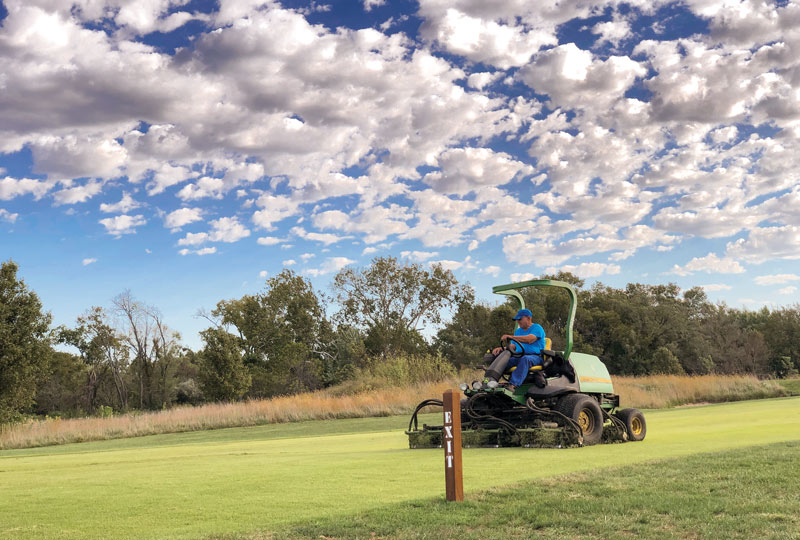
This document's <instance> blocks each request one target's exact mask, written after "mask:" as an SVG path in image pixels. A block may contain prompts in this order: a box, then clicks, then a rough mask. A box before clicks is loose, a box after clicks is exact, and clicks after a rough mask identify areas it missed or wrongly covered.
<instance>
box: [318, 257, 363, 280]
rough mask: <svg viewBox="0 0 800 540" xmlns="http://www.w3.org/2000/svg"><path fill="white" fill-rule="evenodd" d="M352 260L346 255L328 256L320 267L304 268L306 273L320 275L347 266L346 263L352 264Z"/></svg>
mask: <svg viewBox="0 0 800 540" xmlns="http://www.w3.org/2000/svg"><path fill="white" fill-rule="evenodd" d="M354 262H356V261H354V260H352V259H348V258H347V257H328V259H327V260H326V261H325V262H324V263H323V264H322V266H321V267H320V268H312V269H310V270H306V273H307V274H308V275H310V276H321V275H324V274H330V273H332V272H337V271H339V270H341V269H342V268H344V267H345V266H347V265H348V264H353V263H354Z"/></svg>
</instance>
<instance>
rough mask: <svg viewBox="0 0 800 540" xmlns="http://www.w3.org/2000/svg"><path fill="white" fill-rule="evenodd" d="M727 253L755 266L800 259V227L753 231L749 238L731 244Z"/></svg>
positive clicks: (789, 226) (791, 226)
mask: <svg viewBox="0 0 800 540" xmlns="http://www.w3.org/2000/svg"><path fill="white" fill-rule="evenodd" d="M725 253H726V255H727V256H729V257H733V258H736V259H742V260H745V261H747V262H749V263H753V264H761V263H763V262H765V261H768V260H772V259H800V226H795V225H785V226H781V227H762V228H758V229H753V230H752V231H750V234H749V235H748V237H747V238H740V239H739V240H736V241H734V242H729V243H728V245H727V246H726V250H725Z"/></svg>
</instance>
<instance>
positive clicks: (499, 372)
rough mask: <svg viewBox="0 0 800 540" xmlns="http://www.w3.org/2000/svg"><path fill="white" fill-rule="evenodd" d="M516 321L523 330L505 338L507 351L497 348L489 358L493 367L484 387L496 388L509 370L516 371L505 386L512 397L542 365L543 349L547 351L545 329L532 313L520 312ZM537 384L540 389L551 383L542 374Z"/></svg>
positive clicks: (527, 311) (515, 318)
mask: <svg viewBox="0 0 800 540" xmlns="http://www.w3.org/2000/svg"><path fill="white" fill-rule="evenodd" d="M513 320H515V321H518V324H519V327H518V328H517V329H516V330H515V331H514V335H513V336H512V335H509V334H503V336H502V337H501V338H500V341H501V342H506V345H505V346H504V347H496V348H495V349H494V350H492V352H491V355H488V354H487V355H486V360H487V361H491V365H489V367H488V368H487V369H486V372H485V373H484V377H485V378H484V380H483V382H484V384H487V385H489V386H496V385H497V384H498V381H499V380H500V379H501V378H502V376H503V374H504V373H505V372H506V370H508V369H509V368H512V367H516V368H517V369H515V370H514V371H513V372H512V373H511V377H510V379H509V382H508V384H506V385H505V386H506V389H507V390H508V391H509V392H512V393H513V392H514V391H515V390H516V389H517V387H518V386H520V385H521V384H522V383H523V382H524V381H525V377H527V375H528V370H530V368H531V366H541V365H542V349H544V348H545V336H544V328H542V327H541V325H539V324H534V322H533V313H531V310H529V309H520V310H519V311H518V312H517V314H516V315H515V316H514V319H513ZM520 347H521V348H522V350H521V351H520V350H519V349H520ZM533 383H534V384H535V385H536V386H538V387H539V388H544V387H545V386H546V385H547V379H545V377H544V374H543V373H542V372H541V371H540V370H537V371H534V372H533Z"/></svg>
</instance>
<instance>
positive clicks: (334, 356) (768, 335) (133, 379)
mask: <svg viewBox="0 0 800 540" xmlns="http://www.w3.org/2000/svg"><path fill="white" fill-rule="evenodd" d="M18 270H19V269H18V267H17V265H16V263H14V262H13V261H7V262H4V263H2V266H1V267H0V423H4V422H9V421H14V420H18V419H21V418H24V415H25V414H39V415H45V414H48V415H62V416H80V415H88V414H100V415H103V414H111V413H112V412H114V411H129V410H133V409H137V410H155V409H162V408H167V407H171V406H174V405H176V404H198V403H202V402H214V401H230V400H238V399H251V398H265V397H271V396H276V395H284V394H291V393H297V392H302V391H308V390H316V389H320V388H325V387H329V386H332V385H337V384H340V383H343V382H345V381H348V380H351V379H354V378H357V377H359V376H360V374H361V373H363V372H364V371H365V370H367V369H369V368H370V366H374V365H376V364H381V363H382V362H386V361H388V360H389V359H390V358H392V357H398V356H404V357H407V358H414V359H415V362H416V365H421V364H425V363H426V362H427V363H428V367H431V366H444V365H450V366H454V367H457V368H460V367H468V366H476V365H477V364H479V363H480V362H481V360H482V356H483V353H484V352H485V351H486V349H488V348H490V347H492V346H494V345H495V344H496V343H497V340H498V337H499V336H500V335H501V334H503V333H506V332H508V331H509V330H510V329H511V327H512V322H511V320H510V319H511V317H512V316H513V313H514V311H515V305H513V304H512V302H513V301H511V300H509V301H506V302H501V303H498V304H493V305H490V304H486V303H484V302H479V301H476V299H475V295H474V291H473V290H472V288H471V287H470V286H469V285H467V284H460V283H458V281H457V280H456V278H455V276H454V275H453V273H452V272H451V271H449V270H445V269H443V268H442V267H441V266H436V265H434V266H432V267H430V268H425V267H422V266H421V265H418V264H410V263H405V262H401V261H398V260H397V259H396V258H394V257H378V258H376V259H374V260H373V261H372V262H371V264H370V265H369V266H367V267H365V268H353V267H348V268H345V269H343V270H341V271H340V272H339V273H338V274H336V275H335V277H334V279H333V282H332V285H331V288H330V291H328V292H319V291H315V290H314V288H313V287H312V285H311V283H310V282H309V281H308V280H306V279H305V278H303V277H302V276H300V275H298V274H296V273H294V272H293V271H291V270H288V269H284V270H283V271H282V272H281V273H280V274H278V275H276V276H275V277H272V278H270V279H268V280H266V283H265V287H264V289H263V290H262V291H261V292H259V293H256V294H249V295H244V296H242V297H241V298H238V299H231V300H222V301H220V302H218V303H217V305H216V306H215V307H214V309H212V310H211V311H210V312H207V313H202V314H201V315H202V316H203V317H205V319H206V320H208V322H209V326H208V328H206V329H205V330H203V331H202V332H201V333H200V337H201V340H202V343H203V345H202V347H201V348H200V349H199V350H196V351H195V350H191V349H189V348H187V347H185V346H184V345H183V344H182V341H181V336H180V335H179V334H178V333H177V332H175V331H174V330H172V329H170V328H169V326H168V325H167V324H166V322H165V321H164V318H163V316H162V314H161V313H160V312H159V310H158V309H157V308H156V307H154V306H149V305H146V304H144V303H143V302H140V301H138V300H137V299H136V298H134V297H133V295H132V294H131V293H130V292H128V291H126V292H123V293H122V294H120V295H118V296H117V297H116V298H114V299H113V300H112V301H111V303H110V305H109V306H105V307H100V306H93V307H90V308H89V309H88V310H87V311H86V312H85V313H84V314H83V315H81V316H80V317H78V318H77V320H76V321H75V323H74V324H72V325H62V326H58V327H53V326H52V318H51V316H50V314H49V313H47V312H46V311H44V309H43V306H42V303H41V300H40V299H39V298H38V296H37V295H36V293H35V292H34V291H31V290H30V289H29V288H28V287H27V285H26V284H25V283H24V280H22V279H21V278H19V277H18V276H17V273H18ZM546 277H551V278H554V279H560V280H563V281H568V282H570V283H572V284H573V285H574V286H575V287H576V289H577V290H578V297H579V308H578V314H577V319H576V322H575V332H574V340H575V347H574V350H578V351H582V352H587V353H590V354H596V355H598V356H599V357H600V358H601V359H602V360H603V361H604V362H605V363H606V364H607V365H608V367H609V370H610V371H611V372H612V373H613V374H625V375H646V374H653V373H676V374H680V373H686V374H705V373H753V374H756V375H759V376H764V377H767V376H777V377H786V376H791V375H794V374H797V373H798V371H799V370H800V350H798V349H800V308H799V307H798V306H793V307H784V308H779V309H774V310H769V309H767V308H764V309H762V310H760V311H746V310H738V309H733V308H730V307H728V306H726V305H724V304H714V303H711V302H710V301H709V300H708V298H707V296H706V294H705V293H704V292H703V290H702V289H700V288H693V289H689V290H687V291H684V292H682V291H681V290H680V289H679V288H678V287H677V286H676V285H674V284H669V285H643V284H629V285H627V286H626V287H625V288H624V289H616V288H612V287H608V286H606V285H603V284H601V283H597V284H595V285H593V286H592V287H590V288H586V287H585V284H584V282H583V281H582V280H580V279H579V278H577V277H576V276H574V275H572V274H568V273H560V274H558V275H554V276H546ZM523 296H524V297H525V301H526V305H527V306H528V307H529V308H531V309H532V311H533V313H534V319H535V320H536V321H537V322H539V323H540V324H542V326H543V327H544V328H545V331H546V333H547V335H548V336H549V337H551V339H552V340H553V348H554V349H556V350H558V349H563V347H564V335H563V334H564V333H563V329H564V326H565V323H566V317H567V312H568V305H569V299H568V296H567V294H566V292H565V291H563V290H559V289H527V290H525V291H523ZM333 306H336V307H337V308H338V309H337V310H336V311H335V312H333V313H331V314H330V315H329V311H331V310H329V309H328V308H332V307H333ZM445 314H447V320H444V317H445ZM426 328H428V329H430V328H438V332H436V333H435V334H430V333H429V334H428V335H429V336H431V337H430V338H429V339H426V337H425V335H424V334H423V332H424V330H425V329H426ZM67 351H69V352H67ZM437 369H438V367H437ZM429 371H430V370H429ZM397 382H402V381H397Z"/></svg>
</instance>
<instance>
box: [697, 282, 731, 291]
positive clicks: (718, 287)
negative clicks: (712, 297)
mask: <svg viewBox="0 0 800 540" xmlns="http://www.w3.org/2000/svg"><path fill="white" fill-rule="evenodd" d="M700 286H701V287H702V288H703V290H704V291H706V292H714V291H730V290H731V289H733V287H732V286H730V285H725V284H724V283H710V284H708V285H700Z"/></svg>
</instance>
